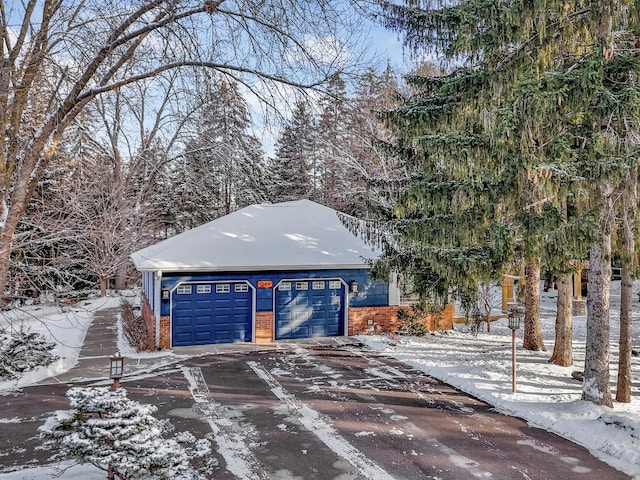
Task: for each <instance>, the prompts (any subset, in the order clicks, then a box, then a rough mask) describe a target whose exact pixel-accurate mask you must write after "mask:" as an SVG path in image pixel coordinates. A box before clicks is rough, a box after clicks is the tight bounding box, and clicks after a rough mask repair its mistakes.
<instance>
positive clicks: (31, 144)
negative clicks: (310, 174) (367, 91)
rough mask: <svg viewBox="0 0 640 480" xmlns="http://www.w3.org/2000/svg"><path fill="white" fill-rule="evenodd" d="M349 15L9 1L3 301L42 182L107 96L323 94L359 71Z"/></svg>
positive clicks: (0, 178) (5, 8)
mask: <svg viewBox="0 0 640 480" xmlns="http://www.w3.org/2000/svg"><path fill="white" fill-rule="evenodd" d="M348 9H349V5H348V4H346V3H345V2H341V1H338V0H317V1H308V2H298V1H295V0H274V1H270V2H264V1H259V0H239V1H235V2H231V1H225V0H213V1H204V2H203V1H202V0H198V1H196V0H148V1H142V0H132V1H131V2H121V1H119V0H105V1H102V2H92V1H89V0H80V1H75V2H70V1H65V0H25V1H24V2H10V3H9V4H8V5H5V2H4V0H0V56H1V60H0V125H2V128H3V131H4V134H3V135H0V293H3V292H4V291H5V286H6V281H7V274H8V271H9V267H10V256H11V251H12V248H13V241H14V235H15V233H16V228H17V226H18V224H19V222H20V220H21V218H22V216H23V214H24V212H25V209H26V208H27V205H28V203H29V201H30V199H31V197H32V195H33V193H34V191H35V189H36V186H37V184H38V181H39V179H40V178H41V177H42V175H43V173H44V171H45V169H46V168H47V166H48V165H49V164H50V162H51V161H52V159H53V158H54V156H55V154H56V150H57V148H58V145H59V143H60V141H61V139H62V138H63V135H64V132H65V130H66V129H67V128H68V127H69V125H71V124H72V122H73V121H74V120H75V119H76V118H77V117H78V115H79V114H80V113H81V112H83V111H84V110H85V109H86V108H87V106H88V105H89V104H91V103H92V102H93V101H94V100H95V99H96V97H98V96H100V95H103V94H105V93H107V92H112V91H116V90H118V89H120V88H123V87H125V86H127V85H131V84H133V83H139V82H152V81H153V80H154V79H156V78H158V77H159V76H160V75H162V74H163V73H165V72H169V71H176V70H183V69H187V68H189V67H192V68H208V69H213V70H216V71H218V72H220V73H221V74H223V75H226V76H228V77H232V78H233V79H235V80H236V81H239V82H242V83H244V84H245V85H246V86H247V88H249V89H251V90H252V91H253V92H254V93H256V95H258V96H259V97H260V98H263V99H265V100H268V99H269V96H270V92H272V91H276V90H277V89H276V88H275V87H274V85H276V84H277V85H287V86H290V87H294V88H304V87H314V86H319V85H322V84H323V83H324V82H325V81H326V80H327V79H328V78H331V77H332V76H333V75H334V74H335V73H336V72H337V71H340V70H343V69H346V65H347V63H349V62H352V61H353V56H351V55H350V54H349V53H350V52H349V45H348V44H347V43H346V41H344V40H341V37H340V36H339V34H340V33H341V32H343V33H347V36H345V37H344V38H348V41H350V42H353V41H355V40H357V38H358V35H356V34H354V33H353V32H352V31H351V30H352V29H353V27H354V25H355V24H354V23H350V19H351V17H350V16H349V10H348ZM310 39H311V41H310ZM141 51H143V52H144V55H138V53H139V52H141Z"/></svg>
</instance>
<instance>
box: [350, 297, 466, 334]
mask: <svg viewBox="0 0 640 480" xmlns="http://www.w3.org/2000/svg"><path fill="white" fill-rule="evenodd" d="M400 310H404V311H411V307H362V308H350V309H349V335H361V334H363V333H384V332H389V333H395V332H396V331H397V330H398V311H400ZM453 310H454V307H453V304H451V305H447V306H446V307H445V309H444V311H443V312H442V313H441V314H440V315H427V316H426V317H424V319H423V322H424V323H425V326H426V327H427V330H430V331H434V330H450V329H451V328H453Z"/></svg>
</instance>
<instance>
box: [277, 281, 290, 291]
mask: <svg viewBox="0 0 640 480" xmlns="http://www.w3.org/2000/svg"><path fill="white" fill-rule="evenodd" d="M278 290H280V291H282V292H289V291H290V290H291V283H289V282H282V283H281V284H280V285H279V286H278Z"/></svg>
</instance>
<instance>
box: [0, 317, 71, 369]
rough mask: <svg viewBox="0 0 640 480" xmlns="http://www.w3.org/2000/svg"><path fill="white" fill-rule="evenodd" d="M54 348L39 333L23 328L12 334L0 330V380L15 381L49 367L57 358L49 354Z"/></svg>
mask: <svg viewBox="0 0 640 480" xmlns="http://www.w3.org/2000/svg"><path fill="white" fill-rule="evenodd" d="M55 346H56V345H55V344H54V343H51V342H47V340H46V339H45V338H44V336H43V335H42V334H41V333H37V332H32V331H31V330H30V329H29V328H27V327H24V326H21V327H20V329H19V330H17V331H13V332H8V331H7V330H5V329H3V328H0V379H1V380H15V379H16V378H19V377H21V376H22V375H23V374H24V373H26V372H28V371H31V370H35V369H36V368H38V367H46V366H47V365H51V364H52V363H53V362H55V361H56V360H58V358H59V357H57V356H55V355H53V354H52V353H51V350H53V349H54V348H55Z"/></svg>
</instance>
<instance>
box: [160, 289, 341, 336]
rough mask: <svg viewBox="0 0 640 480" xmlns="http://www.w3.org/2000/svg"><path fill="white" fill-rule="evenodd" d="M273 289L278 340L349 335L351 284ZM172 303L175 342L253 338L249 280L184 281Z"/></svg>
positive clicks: (251, 291)
mask: <svg viewBox="0 0 640 480" xmlns="http://www.w3.org/2000/svg"><path fill="white" fill-rule="evenodd" d="M273 294H274V307H275V312H274V322H275V332H274V334H275V339H276V340H282V339H298V338H310V337H328V336H336V335H343V334H344V322H345V320H344V317H345V287H344V285H343V283H342V282H341V281H340V280H339V279H323V280H318V279H309V280H292V281H282V282H280V283H279V284H278V285H277V286H276V288H275V289H274V292H273ZM171 303H172V308H171V313H172V315H171V316H172V319H171V320H172V334H171V337H172V345H173V346H185V345H209V344H219V343H233V342H250V341H252V340H253V333H252V324H253V322H252V318H253V290H252V288H251V286H250V285H249V283H248V282H245V281H236V282H229V283H203V284H180V285H178V286H177V287H176V289H175V290H174V292H173V295H172V302H171Z"/></svg>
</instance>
